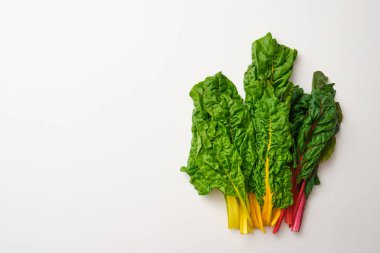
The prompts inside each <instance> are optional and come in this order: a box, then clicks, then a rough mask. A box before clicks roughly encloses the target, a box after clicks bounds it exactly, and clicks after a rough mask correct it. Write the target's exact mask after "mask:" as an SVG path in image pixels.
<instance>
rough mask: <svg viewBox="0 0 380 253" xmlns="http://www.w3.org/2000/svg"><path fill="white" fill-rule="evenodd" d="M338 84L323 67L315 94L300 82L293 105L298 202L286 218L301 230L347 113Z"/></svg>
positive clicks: (316, 76)
mask: <svg viewBox="0 0 380 253" xmlns="http://www.w3.org/2000/svg"><path fill="white" fill-rule="evenodd" d="M333 86H334V84H329V83H328V78H327V77H326V76H325V75H324V74H323V73H322V72H320V71H316V72H315V73H314V76H313V83H312V88H313V89H312V92H311V94H304V93H303V91H302V89H300V88H298V87H297V86H296V87H295V89H294V92H293V98H292V106H291V114H290V115H291V116H290V120H291V124H292V135H293V138H294V139H295V143H294V146H293V158H294V170H293V171H292V173H293V197H294V198H293V199H294V200H295V201H294V205H293V206H292V207H290V208H288V209H287V217H288V218H287V219H286V221H287V222H288V223H289V225H290V226H291V228H292V230H293V231H295V232H298V231H299V229H300V226H301V222H302V215H303V210H304V208H305V205H306V199H307V198H308V197H309V195H310V193H311V191H312V189H313V187H314V185H318V184H320V181H319V178H318V175H317V173H318V168H319V164H320V163H322V162H324V161H326V160H328V159H329V158H330V157H331V155H332V153H333V152H334V149H335V144H336V138H335V135H336V133H337V132H338V131H339V127H340V123H341V122H342V119H343V114H342V111H341V108H340V105H339V103H337V102H335V90H334V88H333Z"/></svg>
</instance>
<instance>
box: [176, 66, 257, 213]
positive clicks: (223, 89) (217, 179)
mask: <svg viewBox="0 0 380 253" xmlns="http://www.w3.org/2000/svg"><path fill="white" fill-rule="evenodd" d="M190 96H191V97H192V99H193V101H194V106H195V108H194V111H193V127H192V132H193V138H192V143H191V149H190V156H189V160H188V164H187V167H182V168H181V171H183V172H187V174H189V176H190V182H191V183H192V184H193V185H194V187H195V188H196V189H197V190H198V193H199V194H201V195H205V194H208V193H209V192H210V191H211V190H213V189H218V190H220V191H221V192H222V193H223V194H224V195H225V196H235V197H237V198H238V200H239V203H240V206H241V207H242V208H243V210H244V212H246V213H248V212H249V210H248V208H247V206H246V202H247V195H246V187H245V178H244V174H243V172H242V166H243V165H246V166H247V164H249V163H250V162H251V161H250V152H253V148H252V147H250V142H251V140H250V139H249V136H250V134H251V133H250V132H249V129H250V127H249V126H250V123H249V121H247V119H248V113H247V110H246V108H245V106H244V104H243V100H242V98H241V97H240V96H239V94H238V92H237V90H236V87H235V86H234V84H233V83H232V82H231V81H230V80H228V79H227V77H225V76H224V75H223V74H222V73H217V74H216V75H215V76H212V77H208V78H206V80H205V81H203V82H200V83H198V84H196V85H195V86H194V87H193V89H192V90H191V92H190ZM251 128H252V127H251ZM247 129H248V130H247ZM246 136H247V137H246ZM239 150H240V151H241V152H242V155H244V157H246V161H245V162H244V163H242V158H241V156H240V154H239ZM252 157H253V156H252ZM252 159H253V158H252ZM243 171H244V173H245V174H246V175H249V173H250V171H249V170H248V169H247V168H246V169H245V170H243ZM227 203H231V202H229V201H227ZM234 203H235V202H234ZM231 208H232V207H231ZM248 216H249V213H248ZM232 218H234V217H232Z"/></svg>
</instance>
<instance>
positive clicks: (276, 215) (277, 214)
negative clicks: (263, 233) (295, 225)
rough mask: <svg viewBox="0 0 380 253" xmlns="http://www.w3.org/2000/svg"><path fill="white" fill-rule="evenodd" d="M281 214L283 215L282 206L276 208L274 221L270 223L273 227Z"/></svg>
mask: <svg viewBox="0 0 380 253" xmlns="http://www.w3.org/2000/svg"><path fill="white" fill-rule="evenodd" d="M280 215H281V208H276V209H274V212H273V217H272V221H271V223H270V225H271V226H272V227H274V225H276V222H277V220H278V218H280Z"/></svg>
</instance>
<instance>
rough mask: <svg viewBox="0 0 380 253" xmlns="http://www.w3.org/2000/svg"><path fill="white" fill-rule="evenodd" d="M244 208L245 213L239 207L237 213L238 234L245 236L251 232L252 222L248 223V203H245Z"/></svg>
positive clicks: (241, 207)
mask: <svg viewBox="0 0 380 253" xmlns="http://www.w3.org/2000/svg"><path fill="white" fill-rule="evenodd" d="M245 206H246V208H247V211H248V212H247V211H246V210H244V208H243V206H242V205H240V206H239V212H240V233H241V234H243V235H245V234H248V233H250V232H252V231H253V224H252V222H251V223H250V222H249V219H250V216H249V211H250V205H249V201H246V205H245Z"/></svg>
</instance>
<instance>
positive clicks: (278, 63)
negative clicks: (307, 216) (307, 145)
mask: <svg viewBox="0 0 380 253" xmlns="http://www.w3.org/2000/svg"><path fill="white" fill-rule="evenodd" d="M296 56H297V51H296V50H293V49H290V48H288V47H286V46H283V45H280V44H278V43H277V41H276V40H275V39H273V38H272V36H271V34H270V33H268V34H267V35H266V36H264V37H263V38H261V39H259V40H256V41H255V42H254V43H253V45H252V64H251V65H250V66H249V67H248V70H247V71H246V73H245V75H244V89H245V93H246V98H245V102H246V104H247V106H248V108H249V110H250V114H251V115H253V122H254V133H255V136H256V141H255V148H256V152H257V154H258V158H257V160H256V164H255V166H254V171H253V177H252V180H251V181H250V182H249V184H248V185H249V189H251V190H252V189H253V192H254V193H255V194H256V196H257V200H258V201H259V203H260V205H263V198H264V196H265V194H266V190H267V189H266V187H265V177H266V169H265V168H266V166H265V163H266V159H267V158H269V187H270V192H271V193H272V194H273V207H274V208H277V207H281V208H282V207H286V206H288V205H290V204H291V203H292V195H291V180H290V177H291V172H290V169H289V166H288V164H289V162H290V161H291V154H290V152H289V149H290V147H291V145H292V138H291V134H290V125H289V110H290V102H291V98H292V94H293V84H292V83H290V82H289V78H290V75H291V73H292V68H293V62H294V60H295V58H296ZM268 144H270V145H268Z"/></svg>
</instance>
